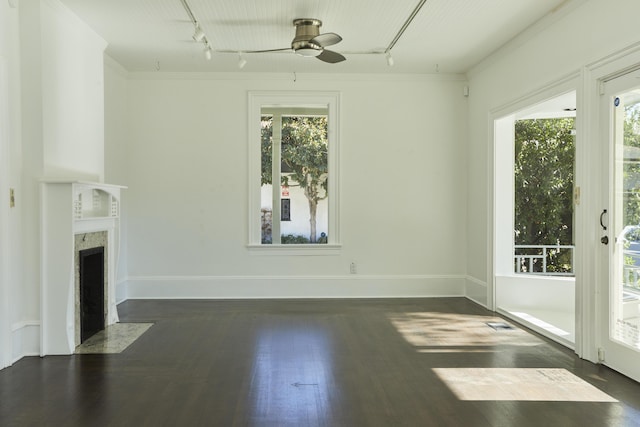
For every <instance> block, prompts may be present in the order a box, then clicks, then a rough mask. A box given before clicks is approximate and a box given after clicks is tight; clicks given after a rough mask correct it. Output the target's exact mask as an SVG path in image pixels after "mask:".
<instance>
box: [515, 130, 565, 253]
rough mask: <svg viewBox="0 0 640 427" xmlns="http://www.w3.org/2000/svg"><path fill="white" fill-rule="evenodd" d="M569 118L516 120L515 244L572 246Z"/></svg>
mask: <svg viewBox="0 0 640 427" xmlns="http://www.w3.org/2000/svg"><path fill="white" fill-rule="evenodd" d="M573 128H574V119H573V118H562V119H543V120H537V119H536V120H519V121H517V122H516V124H515V230H514V231H515V244H516V245H557V244H560V245H571V244H573V230H572V225H573V209H572V202H573V165H574V141H573V140H574V137H573V135H572V130H573Z"/></svg>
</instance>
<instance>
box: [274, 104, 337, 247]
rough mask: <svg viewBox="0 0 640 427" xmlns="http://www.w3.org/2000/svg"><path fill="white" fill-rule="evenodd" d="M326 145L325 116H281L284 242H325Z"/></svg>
mask: <svg viewBox="0 0 640 427" xmlns="http://www.w3.org/2000/svg"><path fill="white" fill-rule="evenodd" d="M327 148H328V145H327V116H326V115H324V116H284V117H282V143H281V159H282V161H281V170H280V172H281V179H282V188H281V197H282V198H283V199H288V200H289V202H288V205H289V209H288V212H286V213H288V214H289V215H287V216H286V219H287V220H284V221H282V222H281V224H280V233H281V235H282V238H281V242H282V243H283V244H291V243H327V231H328V203H327V195H328V193H327V169H328V168H327ZM283 213H285V212H284V211H283V212H281V214H283ZM281 219H285V216H283V215H281Z"/></svg>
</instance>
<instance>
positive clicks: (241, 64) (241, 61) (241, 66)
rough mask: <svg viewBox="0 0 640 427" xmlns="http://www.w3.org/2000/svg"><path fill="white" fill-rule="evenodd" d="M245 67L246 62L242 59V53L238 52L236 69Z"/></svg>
mask: <svg viewBox="0 0 640 427" xmlns="http://www.w3.org/2000/svg"><path fill="white" fill-rule="evenodd" d="M245 65H247V60H246V59H244V58H243V57H242V52H238V68H239V69H241V70H242V69H243V68H244V66H245Z"/></svg>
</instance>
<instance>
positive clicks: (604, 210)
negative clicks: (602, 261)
mask: <svg viewBox="0 0 640 427" xmlns="http://www.w3.org/2000/svg"><path fill="white" fill-rule="evenodd" d="M606 213H607V210H606V209H603V210H602V213H601V214H600V227H602V229H603V230H604V231H607V226H606V225H604V223H603V222H602V218H603V217H604V216H605V214H606ZM602 243H604V242H602Z"/></svg>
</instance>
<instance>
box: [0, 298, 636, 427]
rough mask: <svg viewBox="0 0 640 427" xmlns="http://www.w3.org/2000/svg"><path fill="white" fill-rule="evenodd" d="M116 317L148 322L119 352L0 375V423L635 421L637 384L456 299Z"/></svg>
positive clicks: (136, 310) (153, 305) (138, 309)
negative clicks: (592, 395)
mask: <svg viewBox="0 0 640 427" xmlns="http://www.w3.org/2000/svg"><path fill="white" fill-rule="evenodd" d="M119 311H120V319H121V321H122V322H155V325H154V326H152V327H151V329H149V330H148V331H147V332H146V333H145V334H144V335H143V336H142V337H141V338H139V339H138V340H137V341H136V342H135V343H133V344H132V345H131V346H130V347H129V348H127V349H126V350H125V351H124V352H123V353H121V354H113V355H74V356H48V357H45V358H37V357H27V358H24V359H22V360H20V361H19V362H17V363H16V364H14V365H13V366H12V367H10V368H7V369H4V370H2V371H0V425H2V426H45V425H51V426H102V425H109V426H199V425H203V426H209V425H211V426H405V425H406V426H518V427H520V426H632V425H640V385H639V384H638V383H635V382H633V381H631V380H629V379H627V378H626V377H623V376H621V375H619V374H617V373H615V372H614V371H611V370H609V369H607V368H605V367H602V366H598V365H593V364H591V363H589V362H585V361H582V360H580V359H578V358H576V357H575V355H574V354H573V353H572V352H571V351H570V350H567V349H565V348H564V347H561V346H559V345H557V344H555V343H551V342H549V341H547V340H545V339H542V338H540V337H538V336H536V335H532V334H529V333H528V332H523V331H515V332H506V333H505V332H498V331H493V330H492V329H490V328H489V327H488V326H486V325H484V322H485V321H487V320H491V318H492V317H493V314H492V313H490V312H488V311H486V310H484V309H483V308H481V307H479V306H477V305H475V304H473V303H472V302H470V301H468V300H465V299H462V298H442V299H410V300H353V301H352V300H319V301H309V300H304V301H296V300H289V301H167V300H163V301H128V302H125V303H123V304H121V305H120V306H119ZM485 328H486V329H485ZM434 368H563V369H566V370H567V371H568V372H571V373H572V374H575V375H577V376H578V377H580V378H581V379H583V380H585V381H586V382H588V383H589V384H592V385H593V386H595V387H597V388H598V389H599V390H601V391H603V392H605V393H606V394H608V395H609V396H611V397H613V398H615V399H617V400H618V402H615V403H604V402H603V403H598V402H596V403H594V402H584V401H578V402H569V401H560V402H553V401H539V400H538V401H524V400H498V401H492V400H462V399H461V398H460V397H458V396H457V395H456V394H454V392H452V390H451V389H450V387H449V386H448V385H447V384H446V383H445V382H444V381H443V380H442V379H440V378H439V377H438V376H437V375H436V374H435V373H434V370H433V369H434ZM487 399H489V397H488V398H487Z"/></svg>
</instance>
